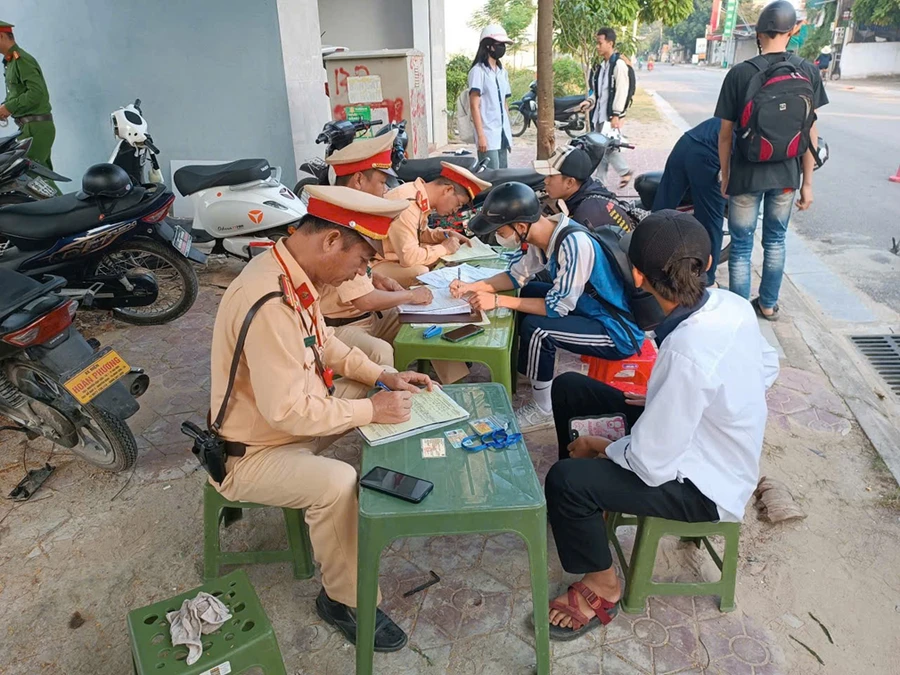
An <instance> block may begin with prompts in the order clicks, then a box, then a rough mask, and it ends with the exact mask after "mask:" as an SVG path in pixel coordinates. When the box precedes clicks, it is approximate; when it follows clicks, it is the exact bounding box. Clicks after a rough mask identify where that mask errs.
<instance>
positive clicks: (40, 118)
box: [13, 113, 53, 128]
mask: <svg viewBox="0 0 900 675" xmlns="http://www.w3.org/2000/svg"><path fill="white" fill-rule="evenodd" d="M13 119H15V121H16V124H17V125H18V126H19V128H22V127H24V126H25V125H26V124H29V123H30V122H52V121H53V115H51V114H50V113H47V114H46V115H22V116H21V117H15V118H13Z"/></svg>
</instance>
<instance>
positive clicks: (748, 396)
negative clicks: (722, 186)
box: [545, 210, 778, 640]
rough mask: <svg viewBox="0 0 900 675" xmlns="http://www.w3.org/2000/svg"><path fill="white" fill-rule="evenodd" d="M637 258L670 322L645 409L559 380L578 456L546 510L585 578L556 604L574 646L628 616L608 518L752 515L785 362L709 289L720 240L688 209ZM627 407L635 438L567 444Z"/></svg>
mask: <svg viewBox="0 0 900 675" xmlns="http://www.w3.org/2000/svg"><path fill="white" fill-rule="evenodd" d="M629 257H630V258H631V261H632V264H633V265H634V280H635V284H636V285H637V286H640V287H641V288H643V289H644V290H646V291H648V292H649V293H652V294H653V295H654V297H656V299H657V300H658V301H659V304H660V306H661V307H662V308H663V311H664V312H665V313H666V319H665V320H664V321H663V322H662V323H661V324H660V325H659V327H658V328H657V329H656V335H657V340H658V342H659V345H660V349H659V355H658V356H657V359H656V363H655V365H654V368H653V374H652V375H651V377H650V382H649V385H648V390H647V398H646V403H645V407H644V410H643V412H642V413H640V414H638V413H637V409H636V408H635V407H634V405H635V404H637V405H641V403H642V401H640V400H635V399H633V398H632V399H631V401H630V402H629V401H628V400H626V397H625V396H624V394H621V393H620V392H616V391H615V390H611V389H612V388H611V387H608V386H607V385H605V384H603V383H601V382H597V381H595V380H591V379H589V378H587V377H585V376H583V375H579V374H575V373H568V374H566V375H564V376H560V377H559V378H557V379H556V380H555V381H554V383H553V408H554V413H555V418H556V419H555V421H556V425H557V434H558V436H559V438H560V442H561V445H562V444H564V445H565V452H564V451H563V448H562V447H561V448H560V455H561V456H563V455H564V454H567V455H568V456H569V459H564V460H563V461H560V462H558V463H557V464H555V465H554V466H553V467H552V468H551V469H550V473H549V474H548V475H547V481H546V486H545V491H546V495H547V512H548V519H549V521H550V525H551V527H552V528H553V535H554V538H555V540H556V546H557V550H558V551H559V557H560V561H561V562H562V566H563V569H565V570H566V571H567V572H570V573H575V574H578V573H583V574H584V575H585V576H584V578H583V579H582V580H581V581H580V582H576V583H574V584H572V585H571V586H570V587H569V590H568V593H567V594H565V595H562V596H560V597H559V598H557V599H556V600H554V601H553V602H551V603H550V636H551V638H555V639H559V640H571V639H574V638H576V637H578V636H580V635H582V634H584V633H586V632H588V631H590V630H592V629H593V628H596V627H597V626H599V625H600V624H601V623H604V624H605V623H608V622H609V621H611V620H612V618H613V617H614V616H615V614H616V611H617V609H616V603H617V602H618V600H619V599H620V597H621V595H622V590H621V588H620V587H619V581H618V579H617V578H616V574H615V570H614V569H613V567H612V556H611V554H610V550H609V544H608V541H607V538H606V528H605V521H604V512H607V511H609V512H620V513H629V514H634V515H639V516H658V517H662V518H668V519H671V520H681V521H685V522H705V521H719V520H723V521H732V522H740V521H741V520H742V519H743V515H744V507H745V506H746V504H747V501H748V500H749V498H750V495H751V494H752V492H753V490H754V488H755V487H756V483H757V481H758V478H759V458H760V453H761V451H762V442H763V434H764V432H765V426H766V415H767V409H766V398H765V393H766V389H767V388H768V387H769V386H770V385H771V384H772V382H774V381H775V378H776V377H777V375H778V356H777V354H776V353H775V351H774V350H773V349H772V347H770V346H769V344H768V343H767V342H766V340H765V338H763V337H762V335H761V334H760V332H759V325H758V324H757V320H756V316H755V314H754V312H753V308H752V307H751V306H750V304H749V303H748V302H747V301H746V300H743V299H742V298H738V297H736V296H735V295H734V294H732V293H729V292H727V291H719V290H714V289H710V290H707V289H706V288H705V285H706V271H707V269H708V268H709V265H710V241H709V235H708V234H707V233H706V230H705V229H704V228H703V226H702V225H700V223H699V222H698V221H697V220H696V219H695V218H694V217H693V216H690V215H688V214H683V213H679V212H678V211H671V210H666V211H659V212H656V213H654V214H652V215H650V216H648V217H647V218H646V219H645V220H643V221H642V222H641V224H640V225H639V226H638V227H637V229H636V230H635V232H634V235H633V237H632V241H631V244H630V247H629ZM617 412H622V413H625V414H626V416H627V417H628V418H629V421H633V422H634V428H633V429H632V433H631V435H629V436H626V437H625V438H622V439H620V440H618V441H615V442H614V443H610V442H609V441H607V440H605V439H602V438H597V437H591V436H583V437H580V438H577V439H575V440H574V441H572V442H568V440H569V436H568V426H569V420H571V419H572V418H574V417H583V416H603V415H609V414H611V413H617Z"/></svg>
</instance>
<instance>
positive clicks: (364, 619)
mask: <svg viewBox="0 0 900 675" xmlns="http://www.w3.org/2000/svg"><path fill="white" fill-rule="evenodd" d="M444 391H446V392H447V394H449V395H450V396H452V397H453V399H454V400H455V401H456V402H457V403H459V404H460V405H461V406H462V407H463V408H465V409H466V410H468V411H469V413H470V417H469V420H473V419H478V418H480V417H487V416H488V415H495V416H497V417H498V418H500V419H501V420H502V421H504V422H509V423H510V427H509V428H510V432H511V433H512V432H514V431H518V427H517V426H516V416H515V414H514V413H513V410H512V404H511V403H510V400H509V397H508V396H507V395H506V391H505V390H504V388H503V387H502V386H501V385H500V384H499V383H488V384H457V385H449V386H447V387H444ZM456 428H462V429H465V430H466V432H467V433H474V432H473V431H472V429H471V427H469V426H468V423H467V422H466V421H465V420H464V421H461V422H455V423H451V424H449V425H447V426H446V427H444V428H441V429H433V430H431V431H426V432H424V433H422V434H419V435H417V436H413V437H411V438H407V439H404V440H401V441H397V442H394V443H386V444H384V445H380V446H377V447H370V446H368V445H367V446H365V448H364V450H363V457H362V460H363V461H362V475H365V474H366V473H367V472H368V471H369V470H371V469H372V468H374V467H376V466H383V467H385V468H388V469H393V470H395V471H400V472H402V473H406V474H409V475H412V476H416V477H417V478H424V479H425V480H430V481H431V482H432V483H434V489H433V490H432V492H431V494H429V495H428V496H427V497H425V499H424V500H422V502H421V503H419V504H411V503H409V502H405V501H403V500H401V499H397V498H395V497H390V496H388V495H385V494H381V493H379V492H375V491H373V490H367V489H365V488H361V490H360V496H359V581H358V585H357V596H356V599H357V620H358V622H359V624H358V628H357V631H358V632H357V641H356V674H357V675H372V657H373V648H374V640H375V608H376V594H377V588H378V568H379V564H380V560H381V552H382V550H383V549H384V548H385V547H386V546H388V545H389V544H390V543H391V542H392V541H393V540H394V539H397V538H399V537H426V536H436V535H447V534H470V533H475V532H515V533H517V534H518V535H519V536H521V537H522V538H523V539H524V540H525V543H526V544H527V545H528V559H529V563H530V567H531V592H532V599H533V602H534V625H535V645H536V651H537V666H538V668H537V672H538V675H549V673H550V641H549V623H548V620H547V607H548V603H549V598H548V595H547V593H548V591H547V507H546V502H545V501H544V493H543V490H542V489H541V485H540V482H539V481H538V477H537V474H535V471H534V465H533V464H532V463H531V457H530V456H529V455H528V450H527V449H526V448H525V444H524V443H523V442H521V441H520V442H519V443H517V444H516V445H514V446H512V447H509V448H507V449H505V450H500V451H492V450H486V451H482V452H478V453H469V452H467V451H466V450H463V449H461V448H460V449H457V448H454V447H453V446H451V445H450V443H449V441H446V439H445V443H444V445H445V448H446V451H447V456H446V457H441V458H429V459H424V458H423V457H422V446H421V439H422V438H438V437H444V436H443V432H444V431H447V430H449V429H456Z"/></svg>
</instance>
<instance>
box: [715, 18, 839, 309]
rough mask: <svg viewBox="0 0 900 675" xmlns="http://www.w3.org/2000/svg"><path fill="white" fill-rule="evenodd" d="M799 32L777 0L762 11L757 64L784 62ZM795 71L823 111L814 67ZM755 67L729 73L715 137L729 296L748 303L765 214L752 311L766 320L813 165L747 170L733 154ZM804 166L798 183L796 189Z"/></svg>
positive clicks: (809, 193)
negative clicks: (724, 207)
mask: <svg viewBox="0 0 900 675" xmlns="http://www.w3.org/2000/svg"><path fill="white" fill-rule="evenodd" d="M796 24H797V13H796V10H795V9H794V6H793V5H792V4H791V3H790V2H788V0H775V2H772V3H769V4H768V5H766V6H765V7H764V8H763V11H762V12H761V13H760V17H759V20H758V21H757V24H756V29H757V31H758V32H757V41H758V44H759V47H760V53H761V55H762V57H763V58H764V59H765V60H766V61H768V62H769V64H770V65H771V64H774V63H776V62H778V61H784V60H786V59H787V58H788V57H789V55H788V54H787V52H786V51H785V50H786V49H787V44H788V41H789V40H790V39H791V34H792V33H793V31H794V29H795V27H796ZM799 68H800V70H801V71H802V73H803V75H804V76H805V77H806V79H808V80H809V82H810V83H811V84H812V88H813V101H812V103H813V108H815V109H818V108H821V107H822V106H823V105H826V104H827V103H828V97H827V96H826V95H825V88H824V87H823V86H822V78H821V77H820V76H819V71H818V70H817V68H816V66H814V65H813V64H812V63H809V62H808V61H802V63H801V64H800V65H799ZM757 72H759V70H758V67H757V66H756V65H754V64H753V63H751V62H750V61H744V62H743V63H739V64H738V65H736V66H735V67H734V68H732V69H731V70H730V71H729V73H728V75H727V76H726V77H725V81H724V82H723V83H722V90H721V91H720V92H719V102H718V104H717V105H716V117H718V118H719V119H721V120H722V128H721V130H720V132H719V159H720V161H721V165H722V194H723V195H725V196H727V197H728V198H729V201H728V231H729V232H730V233H731V256H730V258H729V260H728V273H729V283H728V287H729V289H730V290H731V291H732V292H734V293H737V294H738V295H740V296H742V297H744V298H747V299H748V300H749V299H750V254H751V253H752V251H753V233H754V232H755V230H756V221H757V219H758V217H759V211H760V207H762V211H763V231H762V244H763V271H762V282H761V283H760V285H759V297H758V298H755V299H754V300H753V306H754V308H755V309H756V312H757V314H759V315H760V316H761V317H763V318H764V319H768V320H769V321H774V320H776V319H777V318H778V292H779V290H780V289H781V279H782V276H783V275H784V259H785V248H784V238H785V235H786V234H787V228H788V223H789V222H790V219H791V206H792V203H793V200H794V193H795V192H796V190H797V188H800V199H799V200H798V201H797V208H798V209H799V210H801V211H805V210H806V209H808V208H809V207H810V206H811V205H812V201H813V190H812V175H813V169H814V168H815V163H816V160H815V157H814V155H813V153H812V151H811V150H807V151H806V153H804V155H803V157H802V160H801V158H799V157H796V158H790V159H786V160H785V161H783V162H751V161H749V160H748V159H747V158H746V157H744V156H743V153H742V152H740V151H739V150H738V151H734V152H733V151H732V147H733V134H734V129H735V125H736V124H737V123H738V122H739V120H740V119H741V116H742V113H744V111H745V105H746V101H745V97H746V95H747V91H748V88H749V86H750V83H751V80H752V79H753V76H754V75H756V73H757ZM809 145H810V147H811V148H815V147H816V146H817V145H818V131H817V129H816V125H815V123H813V125H812V129H811V130H810V133H809ZM801 164H802V182H801Z"/></svg>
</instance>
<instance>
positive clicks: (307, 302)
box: [272, 247, 334, 395]
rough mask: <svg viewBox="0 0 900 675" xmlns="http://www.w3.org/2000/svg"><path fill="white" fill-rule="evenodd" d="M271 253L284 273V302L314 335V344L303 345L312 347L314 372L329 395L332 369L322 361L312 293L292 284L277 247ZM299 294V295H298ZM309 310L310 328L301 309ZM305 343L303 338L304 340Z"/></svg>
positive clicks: (332, 389)
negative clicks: (314, 362)
mask: <svg viewBox="0 0 900 675" xmlns="http://www.w3.org/2000/svg"><path fill="white" fill-rule="evenodd" d="M272 251H273V253H275V257H276V258H277V259H278V265H279V266H280V267H281V271H282V272H284V274H282V275H281V279H280V281H281V290H282V292H283V293H284V302H285V304H286V305H287V306H288V307H290V308H291V309H293V310H294V311H295V312H297V314H298V316H299V317H300V323H301V324H302V325H303V330H305V331H306V332H307V333H309V334H310V336H314V337H315V344H314V345H305V346H307V347H310V348H312V350H313V357H314V358H315V361H316V372H317V373H318V375H319V377H321V378H322V382H324V383H325V387H326V388H327V389H328V393H329V394H330V395H333V394H334V369H332V368H327V367H326V366H325V364H324V362H323V361H322V354H321V351H322V350H323V349H324V346H325V342H324V340H322V334H321V332H320V331H319V320H318V317H317V316H316V314H317V313H316V311H315V309H311V308H312V306H313V305H314V304H315V300H312V294H311V293H310V291H309V289H308V287H307V286H306V284H305V283H303V284H300V287H299V288H297V287H296V286H294V280H293V279H292V278H291V273H290V272H289V271H288V268H287V265H285V264H284V260H282V259H281V254H279V253H278V249H277V248H275V247H272ZM298 294H299V297H298ZM304 309H305V310H306V311H307V312H309V320H310V322H311V324H312V329H310V325H309V324H307V321H306V317H304V315H303V310H304ZM304 343H305V340H304Z"/></svg>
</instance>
